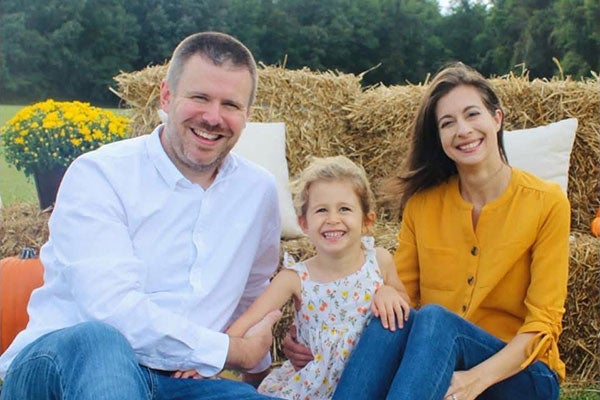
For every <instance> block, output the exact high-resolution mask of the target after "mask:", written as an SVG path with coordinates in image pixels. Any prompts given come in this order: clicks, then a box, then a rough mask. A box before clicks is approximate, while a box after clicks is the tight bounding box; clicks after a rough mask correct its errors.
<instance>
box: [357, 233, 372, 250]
mask: <svg viewBox="0 0 600 400" xmlns="http://www.w3.org/2000/svg"><path fill="white" fill-rule="evenodd" d="M360 241H361V242H362V245H363V247H364V248H365V250H375V238H374V237H373V236H363V237H361V239H360Z"/></svg>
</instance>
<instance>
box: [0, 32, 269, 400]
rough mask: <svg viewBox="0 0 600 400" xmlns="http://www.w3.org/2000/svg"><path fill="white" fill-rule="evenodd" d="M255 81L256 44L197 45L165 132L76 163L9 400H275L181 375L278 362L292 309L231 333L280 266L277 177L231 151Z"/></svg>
mask: <svg viewBox="0 0 600 400" xmlns="http://www.w3.org/2000/svg"><path fill="white" fill-rule="evenodd" d="M256 85H257V72H256V64H255V61H254V58H253V57H252V54H251V53H250V51H249V50H248V49H247V48H246V47H245V46H244V45H242V44H241V43H240V42H238V41H237V40H236V39H234V38H232V37H230V36H227V35H225V34H221V33H214V32H207V33H199V34H195V35H192V36H190V37H188V38H186V39H184V40H183V41H182V42H181V43H180V44H179V45H178V46H177V48H176V49H175V51H174V53H173V56H172V59H171V62H170V66H169V70H168V72H167V76H166V79H165V81H164V82H162V84H161V87H160V99H161V108H162V110H163V111H164V112H165V113H166V114H167V115H168V119H167V122H166V123H165V124H164V125H160V126H158V127H157V128H156V129H155V130H154V132H152V134H150V135H143V136H140V137H137V138H134V139H129V140H125V141H121V142H118V143H113V144H110V145H106V146H104V147H102V148H100V149H98V150H97V151H94V152H91V153H87V154H84V155H83V156H82V157H80V158H79V159H77V160H76V161H74V162H73V164H72V165H71V166H70V168H69V170H68V171H67V173H66V174H65V176H64V178H63V182H62V185H61V188H60V190H59V194H58V198H57V201H56V206H55V208H54V211H53V214H52V217H51V219H50V222H49V226H50V238H49V240H48V242H47V243H46V244H45V245H44V246H43V248H42V251H41V260H42V263H43V264H44V267H45V276H44V281H45V282H44V285H43V286H42V287H41V288H40V289H38V290H36V291H34V293H33V294H32V296H31V300H30V303H29V308H28V311H29V314H30V322H29V325H28V326H27V328H26V329H25V330H24V331H23V332H21V333H20V334H19V335H18V336H17V337H16V338H15V340H14V342H13V343H12V345H11V347H10V348H9V349H8V350H7V351H6V352H5V353H4V354H3V355H2V357H0V375H1V376H2V377H3V379H4V386H3V389H2V395H1V396H2V397H1V398H2V399H34V398H35V399H51V398H52V399H56V398H69V399H78V400H83V399H113V400H114V399H128V400H131V399H176V398H186V399H213V398H219V399H255V398H256V399H259V398H265V397H263V396H260V395H258V394H257V393H256V392H255V391H254V388H252V387H251V386H250V385H247V384H245V383H242V382H234V381H227V380H220V379H176V378H174V377H173V376H181V372H180V371H184V370H195V371H196V372H197V373H198V374H199V375H200V376H202V377H206V378H209V377H212V376H213V375H215V374H217V373H219V372H220V371H221V370H222V369H223V368H224V367H227V368H235V369H239V370H243V371H246V370H249V369H251V368H253V367H255V366H257V364H258V366H257V367H256V371H262V370H265V369H266V368H267V367H268V366H269V364H270V357H269V356H268V354H267V353H268V349H269V347H270V345H271V342H272V334H271V328H272V325H273V324H274V323H275V322H276V321H277V319H278V318H279V317H280V315H281V314H280V312H279V311H275V312H272V313H271V314H269V315H268V316H267V317H265V319H264V320H263V321H261V322H260V323H258V324H257V325H256V326H254V327H253V328H251V329H250V330H249V331H248V332H247V333H246V335H245V336H244V337H229V336H228V335H226V334H225V333H222V332H224V331H225V330H226V328H227V326H228V325H229V324H230V323H231V322H232V321H233V320H234V319H235V318H236V317H237V316H238V315H240V314H241V312H242V311H243V310H245V308H246V307H247V306H248V305H249V304H251V302H252V301H253V300H254V299H255V298H256V297H257V296H258V295H259V294H260V293H261V292H262V291H263V290H264V288H265V287H266V285H267V284H268V280H269V277H270V276H271V275H272V273H273V272H274V270H275V267H276V265H277V262H278V257H279V241H280V230H281V222H280V219H279V209H278V203H277V192H276V186H275V180H274V178H273V177H272V176H271V175H270V174H268V173H267V172H266V171H264V170H263V169H261V168H259V167H257V166H255V165H253V164H251V163H249V162H248V161H246V160H244V159H242V158H240V157H238V156H237V155H235V154H233V153H230V150H231V149H232V147H233V146H234V144H235V143H236V141H237V140H238V138H239V137H240V134H241V132H242V130H243V129H244V127H245V124H246V121H247V119H248V117H249V114H250V107H251V105H252V103H253V101H254V97H255V93H256ZM178 371H179V372H178Z"/></svg>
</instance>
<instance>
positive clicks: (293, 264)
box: [283, 251, 308, 276]
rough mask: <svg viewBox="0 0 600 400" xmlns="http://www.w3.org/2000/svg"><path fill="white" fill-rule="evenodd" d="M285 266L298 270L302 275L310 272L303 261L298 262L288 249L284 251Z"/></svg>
mask: <svg viewBox="0 0 600 400" xmlns="http://www.w3.org/2000/svg"><path fill="white" fill-rule="evenodd" d="M283 268H286V269H291V270H292V271H296V272H297V273H298V275H300V276H302V274H304V273H307V272H308V270H307V269H306V265H305V264H304V263H303V262H297V261H296V260H295V259H294V256H292V255H291V254H290V253H288V252H287V251H286V252H285V253H283Z"/></svg>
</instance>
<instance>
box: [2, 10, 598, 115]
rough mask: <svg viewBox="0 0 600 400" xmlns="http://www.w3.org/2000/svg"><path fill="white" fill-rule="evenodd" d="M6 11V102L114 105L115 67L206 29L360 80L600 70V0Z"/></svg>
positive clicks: (278, 59)
mask: <svg viewBox="0 0 600 400" xmlns="http://www.w3.org/2000/svg"><path fill="white" fill-rule="evenodd" d="M0 13H1V14H0V35H1V36H0V39H1V42H0V46H1V52H0V55H1V57H0V102H3V103H28V102H32V101H39V100H43V99H46V98H50V97H52V98H55V99H62V100H66V99H70V100H71V99H77V100H84V101H91V102H93V103H96V104H105V105H111V104H113V105H114V104H116V103H117V102H118V99H117V98H116V96H115V95H114V94H112V93H111V92H110V91H109V90H108V89H107V88H108V86H114V85H115V82H114V81H113V79H112V78H113V76H115V75H117V74H118V73H119V72H121V71H125V72H130V71H135V70H139V69H143V68H144V67H146V66H148V65H156V64H162V63H164V62H165V61H166V60H167V59H168V58H169V57H170V55H171V52H172V50H173V48H174V46H175V45H176V44H177V43H178V42H179V41H180V40H181V39H182V38H183V37H185V36H187V35H188V34H190V33H193V32H197V31H203V30H218V31H223V32H227V33H229V34H231V35H233V36H235V37H237V38H239V39H240V40H241V41H242V42H244V43H245V44H246V45H247V46H248V47H249V48H250V50H252V52H253V53H254V55H255V57H256V59H257V61H259V62H262V63H264V64H267V65H285V67H286V68H290V69H296V68H302V67H308V68H310V69H313V70H337V71H340V72H347V73H355V74H359V73H362V72H364V71H367V70H368V71H369V72H367V73H366V74H365V75H364V78H363V82H364V83H365V85H371V84H376V83H379V82H381V83H384V84H386V85H394V84H403V83H405V82H413V83H416V82H422V81H424V80H425V79H426V78H427V76H428V74H431V73H434V72H435V71H437V70H438V69H439V68H440V67H441V66H442V65H443V64H445V63H447V62H448V61H452V60H460V61H463V62H465V63H467V64H469V65H472V66H474V67H476V68H477V69H479V70H480V71H481V72H482V73H483V74H484V75H486V76H498V75H504V74H506V73H508V72H511V71H516V72H517V73H522V71H523V70H527V71H529V75H530V77H532V78H535V77H546V78H550V77H552V76H554V75H561V76H566V75H570V76H573V77H574V78H581V77H589V76H591V74H593V73H594V71H595V72H597V71H599V70H600V28H599V26H600V25H599V24H598V21H600V2H598V1H597V0H491V1H473V0H452V1H451V7H450V9H449V10H448V11H447V12H440V9H439V7H438V2H437V0H178V1H173V0H2V3H1V4H0ZM555 60H556V61H555ZM557 61H558V62H557Z"/></svg>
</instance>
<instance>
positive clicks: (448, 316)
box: [414, 304, 460, 336]
mask: <svg viewBox="0 0 600 400" xmlns="http://www.w3.org/2000/svg"><path fill="white" fill-rule="evenodd" d="M458 319H460V317H459V316H457V315H456V314H454V313H453V312H451V311H448V310H447V309H446V308H444V307H442V306H439V305H437V304H427V305H425V306H423V307H421V308H420V309H419V311H418V313H417V314H416V316H415V322H414V324H415V325H416V327H417V329H418V330H419V332H421V334H426V333H427V332H428V334H429V335H430V336H435V335H436V334H439V333H441V332H444V331H446V332H447V331H448V330H449V329H452V327H453V326H454V325H455V322H456V321H458Z"/></svg>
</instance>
